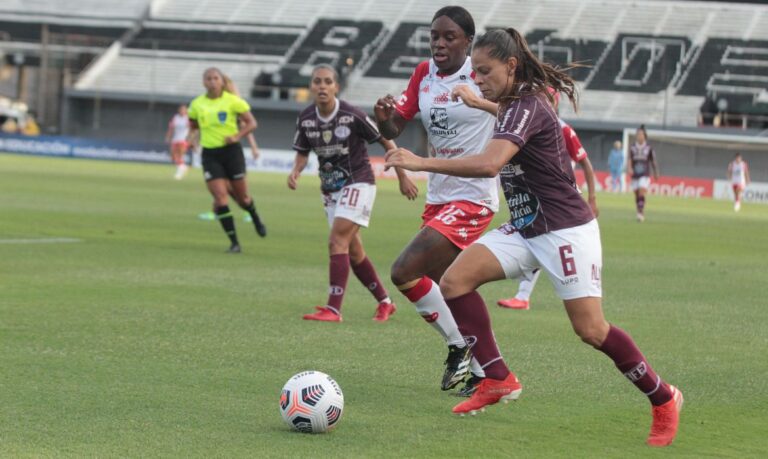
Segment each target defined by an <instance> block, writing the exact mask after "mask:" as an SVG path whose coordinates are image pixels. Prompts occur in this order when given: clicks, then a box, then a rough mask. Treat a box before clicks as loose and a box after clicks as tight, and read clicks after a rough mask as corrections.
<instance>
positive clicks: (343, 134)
mask: <svg viewBox="0 0 768 459" xmlns="http://www.w3.org/2000/svg"><path fill="white" fill-rule="evenodd" d="M333 133H334V134H335V135H336V137H337V138H338V139H339V140H345V139H346V138H347V137H349V135H350V134H351V133H352V131H351V130H350V129H349V128H348V127H347V126H337V127H336V129H334V130H333ZM326 143H328V142H326Z"/></svg>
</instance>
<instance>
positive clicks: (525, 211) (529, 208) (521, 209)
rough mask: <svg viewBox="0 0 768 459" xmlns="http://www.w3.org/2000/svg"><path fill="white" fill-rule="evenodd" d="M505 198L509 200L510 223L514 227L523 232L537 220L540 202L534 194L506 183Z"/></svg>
mask: <svg viewBox="0 0 768 459" xmlns="http://www.w3.org/2000/svg"><path fill="white" fill-rule="evenodd" d="M504 196H505V197H506V198H507V206H508V207H509V214H510V217H511V219H510V221H509V223H510V224H511V225H512V226H514V227H515V228H516V229H518V230H521V229H523V228H525V227H526V226H529V225H531V224H532V223H533V221H534V220H536V217H537V216H538V214H539V200H538V199H537V198H536V196H535V195H534V194H531V193H529V192H528V191H527V190H525V189H521V188H520V187H515V186H514V185H512V184H510V183H505V184H504Z"/></svg>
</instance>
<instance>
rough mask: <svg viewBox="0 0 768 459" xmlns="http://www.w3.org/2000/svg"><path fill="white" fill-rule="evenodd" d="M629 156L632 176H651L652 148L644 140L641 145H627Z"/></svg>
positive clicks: (653, 156)
mask: <svg viewBox="0 0 768 459" xmlns="http://www.w3.org/2000/svg"><path fill="white" fill-rule="evenodd" d="M629 157H630V158H632V178H633V179H637V178H641V177H650V176H651V161H653V160H655V158H656V157H655V155H654V153H653V148H651V146H650V145H648V143H647V142H646V143H645V144H643V145H638V144H634V145H632V146H631V147H629Z"/></svg>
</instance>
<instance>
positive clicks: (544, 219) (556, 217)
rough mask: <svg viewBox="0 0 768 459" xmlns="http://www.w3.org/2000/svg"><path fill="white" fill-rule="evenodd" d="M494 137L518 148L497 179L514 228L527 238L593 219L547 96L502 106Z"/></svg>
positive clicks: (529, 97) (525, 98)
mask: <svg viewBox="0 0 768 459" xmlns="http://www.w3.org/2000/svg"><path fill="white" fill-rule="evenodd" d="M493 138H494V139H501V140H508V141H510V142H512V143H514V144H515V145H517V146H518V147H520V151H519V152H518V153H517V154H516V155H515V156H514V157H513V158H512V159H511V160H510V161H509V163H507V164H506V165H504V167H503V168H502V170H501V172H500V173H499V177H500V179H501V186H502V188H503V189H504V197H505V198H506V200H507V205H508V206H509V213H510V217H511V218H510V224H511V225H512V226H513V227H514V228H515V229H517V230H518V231H519V232H520V234H521V235H522V236H523V237H525V238H532V237H536V236H540V235H542V234H545V233H548V232H550V231H555V230H559V229H564V228H572V227H575V226H579V225H583V224H585V223H587V222H589V221H591V220H592V219H594V218H595V217H594V215H592V211H591V210H590V208H589V206H588V205H587V203H586V202H585V201H584V200H583V199H582V198H581V195H580V194H579V191H578V189H577V187H576V179H575V178H574V175H573V168H572V167H571V157H570V155H569V154H568V150H567V148H566V143H565V138H564V136H563V129H562V127H561V126H560V121H559V120H558V118H557V113H555V111H554V109H553V108H552V105H551V104H550V103H549V100H547V97H546V96H545V95H543V94H538V95H535V96H524V97H522V98H520V99H516V100H514V101H512V102H511V103H510V104H509V105H507V106H500V107H499V113H498V116H497V119H496V125H495V127H494V132H493Z"/></svg>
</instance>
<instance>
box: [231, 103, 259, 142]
mask: <svg viewBox="0 0 768 459" xmlns="http://www.w3.org/2000/svg"><path fill="white" fill-rule="evenodd" d="M237 126H238V127H239V128H240V130H239V131H237V134H235V135H231V136H228V137H227V138H226V139H224V140H225V141H226V142H227V144H233V143H237V142H239V141H240V140H242V138H243V137H245V136H247V135H248V134H250V133H251V132H253V131H254V130H255V129H256V118H254V117H253V113H251V111H250V110H248V111H245V112H243V113H238V115H237Z"/></svg>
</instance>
